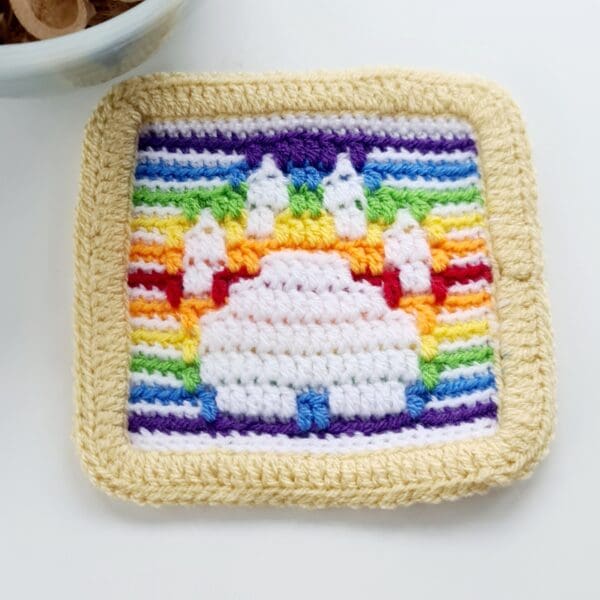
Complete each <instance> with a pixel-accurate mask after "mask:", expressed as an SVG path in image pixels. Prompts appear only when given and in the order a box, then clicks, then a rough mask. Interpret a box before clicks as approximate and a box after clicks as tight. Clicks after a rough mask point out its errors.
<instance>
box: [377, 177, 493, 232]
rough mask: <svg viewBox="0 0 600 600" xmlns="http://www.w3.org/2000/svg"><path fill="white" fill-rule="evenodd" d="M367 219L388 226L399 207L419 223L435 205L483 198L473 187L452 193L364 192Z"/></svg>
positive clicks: (474, 200) (392, 190) (417, 190)
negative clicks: (404, 209) (408, 212)
mask: <svg viewBox="0 0 600 600" xmlns="http://www.w3.org/2000/svg"><path fill="white" fill-rule="evenodd" d="M366 196H367V220H368V221H370V222H371V223H382V224H383V225H391V224H392V223H393V222H394V221H395V219H396V213H397V211H398V209H400V208H406V209H408V210H409V211H410V213H411V214H412V216H413V217H414V218H415V219H416V220H417V221H422V220H423V219H424V218H425V217H426V216H427V215H428V213H429V211H430V210H431V209H432V208H433V207H434V206H436V205H440V204H442V205H447V204H460V203H463V202H465V203H473V202H475V203H477V204H480V205H482V204H483V198H482V196H481V192H480V190H479V189H478V188H477V187H474V186H473V187H466V188H457V189H455V190H426V189H407V188H392V187H386V186H383V187H380V188H378V189H376V190H370V191H367V192H366Z"/></svg>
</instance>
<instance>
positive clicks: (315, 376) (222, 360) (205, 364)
mask: <svg viewBox="0 0 600 600" xmlns="http://www.w3.org/2000/svg"><path fill="white" fill-rule="evenodd" d="M200 377H201V379H202V381H204V382H205V383H209V384H212V385H214V386H219V385H233V384H241V385H269V384H271V383H273V382H276V383H277V385H279V386H293V387H294V388H296V389H302V388H305V387H320V386H326V387H331V386H334V385H342V384H349V383H354V384H359V383H374V382H378V381H384V380H387V379H391V380H397V381H403V382H413V381H416V380H417V378H418V377H419V365H418V358H417V354H416V353H415V352H413V351H412V350H382V351H375V352H356V353H344V354H322V355H318V356H289V355H276V354H260V355H259V354H255V353H253V352H211V353H208V354H204V355H202V358H201V365H200Z"/></svg>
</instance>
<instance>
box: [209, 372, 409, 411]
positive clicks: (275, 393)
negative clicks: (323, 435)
mask: <svg viewBox="0 0 600 600" xmlns="http://www.w3.org/2000/svg"><path fill="white" fill-rule="evenodd" d="M216 390H217V399H216V402H217V406H218V408H219V410H220V411H223V412H227V413H231V414H234V415H249V416H252V417H263V418H266V419H271V418H274V417H277V418H280V419H293V418H295V416H296V413H297V402H296V396H297V394H298V391H299V390H296V389H293V388H290V387H282V386H274V385H268V384H265V385H246V386H244V385H237V384H231V385H225V386H217V388H216ZM327 391H328V393H329V413H330V414H331V415H334V416H342V417H347V418H351V417H355V416H361V417H365V418H367V417H371V416H380V417H383V416H384V415H387V414H397V413H400V412H402V411H403V410H405V408H406V396H405V386H404V384H402V383H400V382H398V381H380V382H376V383H363V384H358V385H355V384H347V385H341V386H336V385H334V386H331V387H329V388H327Z"/></svg>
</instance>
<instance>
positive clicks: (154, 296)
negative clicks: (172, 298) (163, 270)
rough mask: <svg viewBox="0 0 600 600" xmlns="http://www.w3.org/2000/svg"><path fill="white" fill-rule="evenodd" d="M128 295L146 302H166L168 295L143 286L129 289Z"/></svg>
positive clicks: (155, 288) (153, 287)
mask: <svg viewBox="0 0 600 600" xmlns="http://www.w3.org/2000/svg"><path fill="white" fill-rule="evenodd" d="M127 294H128V295H129V297H130V298H143V299H144V300H166V299H167V295H166V294H165V293H164V292H163V291H162V290H159V289H158V288H157V287H155V286H152V288H150V289H148V288H145V287H144V286H142V285H139V286H135V287H128V288H127Z"/></svg>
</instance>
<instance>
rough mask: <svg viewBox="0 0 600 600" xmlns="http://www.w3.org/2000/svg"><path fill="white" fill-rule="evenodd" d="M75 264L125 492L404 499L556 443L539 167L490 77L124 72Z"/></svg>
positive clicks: (86, 423) (96, 387)
mask: <svg viewBox="0 0 600 600" xmlns="http://www.w3.org/2000/svg"><path fill="white" fill-rule="evenodd" d="M75 254H76V296H75V305H76V325H75V328H76V380H77V381H76V428H75V434H76V439H77V443H78V446H79V450H80V454H81V457H82V461H83V464H84V466H85V468H86V470H87V471H88V473H89V474H90V476H91V478H92V480H93V481H94V482H95V483H96V484H98V485H99V486H100V487H102V488H103V489H105V490H106V491H108V492H109V493H111V494H114V495H117V496H120V497H123V498H128V499H132V500H135V501H137V502H140V503H150V504H164V503H179V504H193V503H210V504H257V503H268V504H275V505H282V504H296V505H301V506H305V507H324V506H340V505H348V506H356V507H358V506H373V507H375V506H377V507H393V506H397V505H400V504H409V503H412V502H437V501H440V500H442V499H451V498H456V497H459V496H465V495H469V494H473V493H479V492H483V491H485V490H487V489H488V488H489V487H491V486H493V485H504V484H507V483H509V482H510V481H512V480H514V479H517V478H520V477H524V476H526V475H527V474H529V473H530V471H531V469H532V468H533V466H534V465H535V464H536V463H537V462H538V461H539V460H540V458H541V457H542V456H543V455H544V453H545V452H546V450H547V446H548V442H549V439H550V438H551V435H552V431H553V424H554V365H553V355H552V336H551V331H550V320H549V313H548V307H547V302H546V297H545V291H544V283H543V276H542V261H541V254H540V246H539V227H538V223H537V216H536V190H535V181H534V177H533V171H532V167H531V161H530V156H529V146H528V142H527V139H526V136H525V132H524V127H523V123H522V120H521V117H520V114H519V111H518V109H517V107H516V106H515V105H514V103H513V102H512V100H511V99H510V98H509V97H508V96H507V94H506V93H505V92H504V91H503V90H501V89H499V88H498V87H497V86H495V85H493V84H490V83H487V82H482V81H480V80H476V79H471V78H466V77H457V76H448V75H440V74H434V73H422V72H413V71H399V70H376V71H358V72H349V73H312V74H301V75H296V74H272V75H229V76H226V75H222V76H221V75H213V76H194V75H184V74H168V75H162V74H161V75H153V76H148V77H141V78H137V79H132V80H130V81H127V82H124V83H121V84H119V85H117V86H116V87H115V88H113V90H112V91H111V92H110V93H109V94H108V95H107V96H106V97H105V98H104V100H103V101H102V102H101V103H100V105H99V106H98V108H97V109H96V111H95V113H94V114H93V116H92V118H91V119H90V122H89V124H88V126H87V129H86V136H85V142H84V149H83V164H82V176H81V186H80V198H79V205H78V215H77V226H76V232H75Z"/></svg>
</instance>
